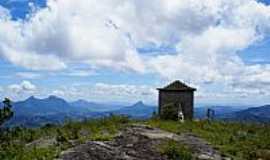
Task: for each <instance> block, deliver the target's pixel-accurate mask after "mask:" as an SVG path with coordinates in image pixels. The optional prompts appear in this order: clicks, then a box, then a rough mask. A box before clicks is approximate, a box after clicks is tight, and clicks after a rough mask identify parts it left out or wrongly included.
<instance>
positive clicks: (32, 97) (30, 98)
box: [26, 96, 37, 100]
mask: <svg viewBox="0 0 270 160" xmlns="http://www.w3.org/2000/svg"><path fill="white" fill-rule="evenodd" d="M35 99H37V98H36V97H35V96H31V97H29V98H27V99H26V100H35Z"/></svg>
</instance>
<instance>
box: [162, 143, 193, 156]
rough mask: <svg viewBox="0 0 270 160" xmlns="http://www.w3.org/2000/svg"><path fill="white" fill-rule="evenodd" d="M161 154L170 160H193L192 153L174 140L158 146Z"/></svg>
mask: <svg viewBox="0 0 270 160" xmlns="http://www.w3.org/2000/svg"><path fill="white" fill-rule="evenodd" d="M158 149H159V152H160V153H161V154H162V155H166V156H167V157H168V158H169V159H170V160H179V159H181V160H191V159H192V151H191V150H190V149H189V148H188V147H187V146H184V145H182V144H179V143H177V142H175V141H173V140H168V141H165V142H163V143H162V144H161V145H160V146H158Z"/></svg>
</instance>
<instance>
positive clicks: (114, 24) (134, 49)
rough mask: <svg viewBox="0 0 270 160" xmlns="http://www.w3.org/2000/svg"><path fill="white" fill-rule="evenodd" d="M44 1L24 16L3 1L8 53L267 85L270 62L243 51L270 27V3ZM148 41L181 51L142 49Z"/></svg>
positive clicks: (55, 62) (1, 25) (52, 66)
mask: <svg viewBox="0 0 270 160" xmlns="http://www.w3.org/2000/svg"><path fill="white" fill-rule="evenodd" d="M47 6H48V7H46V8H43V9H40V10H38V11H36V12H35V13H33V14H32V15H30V16H29V18H28V19H27V20H24V21H13V20H11V17H10V15H9V13H8V11H7V10H5V9H2V8H0V15H1V16H0V55H1V56H2V57H3V58H5V59H7V60H9V61H10V62H11V63H14V64H17V65H20V66H23V67H26V68H31V69H35V70H41V69H45V70H58V69H63V68H67V67H68V65H69V63H85V64H88V65H90V66H93V67H96V68H100V67H108V68H111V69H116V70H121V71H126V70H131V71H135V72H139V73H149V72H151V73H156V74H159V75H160V76H161V77H163V78H165V79H168V80H172V79H181V80H183V81H186V82H190V83H194V84H196V85H200V86H203V85H204V84H212V83H219V84H220V86H223V87H227V88H230V87H236V86H239V87H241V85H243V84H244V85H245V86H250V88H252V87H251V85H249V84H250V83H253V82H254V81H257V82H262V83H261V84H264V85H268V83H265V81H267V82H268V81H269V76H268V77H267V76H264V75H260V74H259V73H260V72H263V73H264V74H265V75H268V74H269V73H270V71H269V69H267V68H269V65H260V64H255V65H247V64H245V62H244V61H243V60H242V59H241V58H240V56H239V54H238V53H239V52H240V51H243V50H244V49H246V48H248V47H250V46H252V45H254V44H256V43H259V42H260V41H262V40H264V39H265V38H266V37H267V35H268V34H269V31H270V6H267V5H265V4H263V3H260V2H258V1H255V0H204V1H197V0H181V1H179V0H170V1H168V0H156V1H155V3H153V2H151V1H138V0H129V1H123V0H115V1H110V0H104V1H96V0H80V1H73V0H57V1H55V0H48V4H47ZM93 6H94V7H93ZM6 33H9V34H6ZM149 45H151V46H154V47H156V48H159V47H161V46H171V47H172V48H175V50H176V52H174V53H167V52H166V51H165V52H164V53H162V54H161V55H159V54H151V55H147V54H143V53H140V52H138V48H144V47H146V46H149ZM253 68H257V69H256V71H255V69H253ZM250 70H252V71H250ZM247 83H249V84H247ZM253 87H255V86H253ZM247 88H249V87H246V89H247ZM257 88H258V87H257ZM224 90H226V89H224Z"/></svg>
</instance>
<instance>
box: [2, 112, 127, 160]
mask: <svg viewBox="0 0 270 160" xmlns="http://www.w3.org/2000/svg"><path fill="white" fill-rule="evenodd" d="M128 123H129V120H128V118H126V117H122V116H110V117H107V118H103V119H98V120H85V121H83V122H72V121H68V122H66V123H65V124H64V125H63V126H54V125H46V126H44V127H42V128H37V129H27V128H20V127H17V128H13V129H9V130H5V131H1V134H0V159H1V160H29V159H36V160H44V159H46V160H52V159H54V158H57V156H58V155H59V154H60V152H61V151H63V150H65V149H67V148H70V147H72V146H73V145H76V144H81V143H84V142H85V141H87V140H102V141H107V140H111V139H112V138H113V137H114V136H115V135H116V134H117V133H118V131H119V130H120V129H122V128H124V127H125V126H126V125H127V124H128Z"/></svg>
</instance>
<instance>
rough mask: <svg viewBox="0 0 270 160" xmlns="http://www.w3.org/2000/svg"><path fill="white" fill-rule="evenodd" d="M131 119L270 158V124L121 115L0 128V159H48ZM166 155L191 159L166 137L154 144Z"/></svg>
mask: <svg viewBox="0 0 270 160" xmlns="http://www.w3.org/2000/svg"><path fill="white" fill-rule="evenodd" d="M131 123H144V124H145V123H146V124H149V125H151V126H153V127H158V128H161V129H164V130H167V131H170V132H174V133H176V134H181V133H186V132H188V133H190V132H191V133H193V134H195V135H197V136H199V137H201V138H203V139H205V140H207V141H209V142H210V143H211V144H212V145H213V146H214V147H215V148H217V149H218V150H220V151H221V152H222V153H223V154H224V155H226V156H229V157H232V158H234V160H254V159H259V158H261V159H262V160H269V159H270V139H269V137H270V126H267V125H264V126H262V125H255V124H240V123H225V122H211V121H210V122H209V121H198V122H196V121H195V122H189V121H187V122H185V123H179V122H176V121H163V120H159V119H157V118H156V119H151V120H148V121H131V120H129V119H128V118H126V117H122V116H113V115H112V116H110V117H107V118H103V119H96V120H85V121H82V122H72V121H67V122H66V123H65V124H64V125H62V126H54V125H49V124H48V125H45V126H44V127H41V128H36V129H29V128H21V127H17V128H12V129H7V130H3V129H2V131H1V132H0V159H1V160H29V159H36V160H43V159H46V160H52V159H54V158H57V156H58V155H59V154H60V152H61V151H63V150H66V149H68V148H70V147H72V146H74V145H78V144H82V143H84V142H86V141H88V140H99V141H108V140H111V139H113V138H114V137H115V136H116V135H117V133H118V132H119V130H120V129H123V128H125V127H126V126H128V125H130V124H131ZM158 149H159V151H160V152H161V153H162V154H165V155H167V156H168V157H169V158H170V159H172V160H174V159H179V157H181V158H182V159H184V160H189V159H191V150H192V148H187V147H186V146H183V145H181V144H179V143H177V142H174V141H167V142H164V143H162V144H161V145H160V146H159V147H158Z"/></svg>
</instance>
